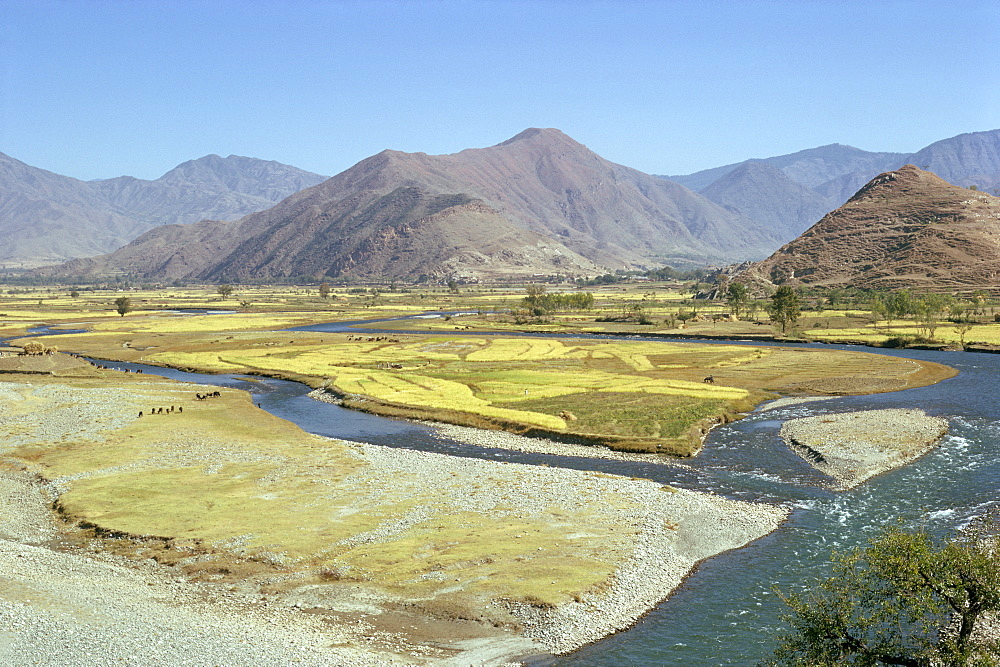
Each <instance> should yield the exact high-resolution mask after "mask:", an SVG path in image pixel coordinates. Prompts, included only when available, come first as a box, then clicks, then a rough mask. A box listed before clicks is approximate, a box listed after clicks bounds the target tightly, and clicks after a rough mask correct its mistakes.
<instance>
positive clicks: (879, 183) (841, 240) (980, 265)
mask: <svg viewBox="0 0 1000 667" xmlns="http://www.w3.org/2000/svg"><path fill="white" fill-rule="evenodd" d="M740 275H741V280H742V281H743V282H763V283H768V284H773V285H800V284H806V285H816V286H824V287H844V286H853V287H862V288H876V289H893V288H901V287H906V288H911V289H915V290H918V291H922V290H929V291H933V290H947V291H952V290H961V289H991V290H995V289H997V288H998V287H1000V197H994V196H991V195H989V194H987V193H985V192H982V191H974V190H970V189H968V188H963V187H960V186H957V185H952V184H950V183H947V182H946V181H944V180H943V179H941V178H939V177H938V176H936V175H935V174H933V173H931V172H929V171H924V170H922V169H919V168H917V167H916V166H914V165H911V164H908V165H904V166H903V167H901V168H899V169H897V170H894V171H889V172H886V173H883V174H880V175H879V176H877V177H876V178H874V179H873V180H871V181H870V182H869V183H868V184H866V185H865V186H864V187H862V188H861V189H860V190H859V191H858V192H857V193H856V194H855V195H854V196H853V197H851V198H850V199H849V200H848V201H847V202H846V203H845V204H844V205H842V206H840V207H839V208H837V209H836V210H834V211H832V212H830V213H828V214H827V215H826V216H824V217H823V218H822V219H821V220H820V221H819V222H817V223H816V224H815V225H813V226H812V227H811V228H810V229H809V230H808V231H806V232H805V233H804V234H802V235H801V236H800V237H798V238H797V239H795V240H794V241H792V242H790V243H788V244H786V245H785V246H783V247H782V248H780V249H779V250H778V251H777V252H775V253H774V254H773V255H771V256H770V257H768V258H767V259H766V260H764V261H763V262H759V263H757V264H754V265H752V266H751V267H749V268H748V269H747V270H746V271H744V272H743V273H742V274H740Z"/></svg>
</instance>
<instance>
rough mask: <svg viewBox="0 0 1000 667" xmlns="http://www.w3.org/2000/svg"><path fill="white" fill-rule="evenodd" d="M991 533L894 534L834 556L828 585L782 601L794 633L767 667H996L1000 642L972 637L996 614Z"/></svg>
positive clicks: (998, 572) (999, 600)
mask: <svg viewBox="0 0 1000 667" xmlns="http://www.w3.org/2000/svg"><path fill="white" fill-rule="evenodd" d="M989 528H990V530H995V528H996V525H995V524H991V526H989ZM987 532H988V531H987V530H985V527H984V526H983V525H980V526H979V527H978V528H977V529H974V530H970V531H967V532H966V533H963V534H962V535H960V536H957V537H954V538H952V539H949V540H935V539H934V538H933V537H931V535H930V534H928V533H927V532H925V531H919V532H916V533H909V532H906V531H904V530H902V529H900V528H892V529H890V530H888V531H886V532H884V533H883V534H882V535H881V536H879V537H877V538H874V539H872V540H871V541H870V542H869V544H868V546H867V547H861V548H858V549H855V550H854V551H852V552H850V553H847V554H841V555H836V556H835V559H834V574H833V576H832V577H830V578H828V579H826V580H825V581H822V582H820V583H819V584H818V585H817V586H816V587H814V588H813V589H812V590H810V591H808V592H806V593H794V594H791V595H787V596H785V595H783V596H782V599H783V600H784V601H785V603H786V604H787V605H788V607H789V609H790V613H789V614H787V615H786V616H785V621H786V622H787V623H788V624H789V625H790V626H791V630H790V631H787V632H785V633H784V634H782V635H781V636H780V637H779V639H780V642H781V643H780V645H779V647H778V649H777V650H776V651H775V654H774V659H773V660H772V661H771V662H770V663H769V664H772V665H798V666H802V667H805V666H806V665H809V666H814V665H912V666H913V667H928V666H931V665H940V666H942V667H945V666H948V667H959V666H972V665H978V666H983V667H985V666H987V665H994V666H995V665H1000V653H998V651H1000V641H998V640H996V639H990V638H988V637H987V636H985V635H984V634H982V633H977V632H976V628H977V627H980V625H981V621H983V619H984V618H985V617H986V615H988V614H992V613H993V612H996V611H998V610H1000V559H998V557H997V550H996V549H997V548H996V541H995V539H990V538H988V537H987V536H986V533H987Z"/></svg>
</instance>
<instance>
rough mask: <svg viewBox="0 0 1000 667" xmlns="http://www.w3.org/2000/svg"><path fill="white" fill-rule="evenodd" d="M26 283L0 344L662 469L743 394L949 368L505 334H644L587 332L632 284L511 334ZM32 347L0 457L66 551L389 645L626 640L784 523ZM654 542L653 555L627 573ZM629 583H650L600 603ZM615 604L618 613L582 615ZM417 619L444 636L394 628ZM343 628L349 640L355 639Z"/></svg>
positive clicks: (793, 392)
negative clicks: (260, 387) (633, 455)
mask: <svg viewBox="0 0 1000 667" xmlns="http://www.w3.org/2000/svg"><path fill="white" fill-rule="evenodd" d="M48 289H49V288H32V289H29V290H27V291H24V292H18V293H16V294H10V293H9V292H8V294H5V295H3V298H2V299H0V333H2V335H4V336H7V337H12V338H14V339H15V340H13V341H12V343H13V344H14V345H15V346H18V345H23V344H25V343H26V342H27V340H28V339H26V338H21V339H17V336H19V335H21V336H23V335H24V334H25V333H26V332H27V331H28V329H31V328H35V327H39V326H46V327H54V328H55V329H56V330H58V329H59V328H66V329H73V330H80V329H84V330H86V333H67V334H61V335H59V334H57V335H51V336H45V337H44V339H43V340H44V343H45V345H46V346H48V347H50V348H58V349H59V350H63V351H68V352H74V353H79V354H83V355H88V356H92V357H96V358H99V359H107V360H119V361H134V362H142V363H147V364H153V365H164V366H172V367H177V368H183V369H192V370H197V371H201V372H208V373H213V372H223V373H241V374H250V375H254V374H256V375H263V376H274V377H281V378H286V379H291V380H297V381H301V382H305V383H306V384H308V385H310V386H311V387H314V388H317V389H321V390H324V391H326V392H329V393H330V394H331V395H333V396H335V397H336V398H337V400H339V401H340V402H341V403H342V404H343V405H344V406H345V407H350V408H356V409H362V410H367V411H371V412H375V413H379V414H386V415H391V416H403V417H411V418H420V419H430V420H438V421H443V422H449V423H455V424H460V425H466V426H475V427H479V428H488V429H496V430H507V431H511V432H515V433H521V434H527V435H539V436H545V437H550V438H554V439H560V438H562V439H566V440H569V441H573V442H583V443H589V444H600V445H605V446H608V447H613V448H618V449H623V450H625V451H638V452H653V453H659V454H660V455H662V456H663V460H664V464H665V465H669V463H670V462H671V461H675V460H677V459H676V457H687V456H692V455H696V454H697V452H698V449H699V448H700V446H701V442H702V438H703V437H704V434H705V433H706V432H707V431H708V429H709V428H711V426H713V425H715V424H718V423H722V422H725V421H727V420H730V419H736V418H738V417H739V415H740V414H742V413H745V412H747V411H749V410H751V409H752V408H753V407H754V406H755V405H756V404H758V403H759V402H761V401H763V400H765V399H767V398H774V397H777V396H822V395H833V394H852V393H869V392H879V391H892V390H896V389H903V388H908V387H914V386H921V385H924V384H930V383H933V382H936V381H939V380H941V379H944V378H947V377H949V376H950V375H952V374H953V371H952V370H951V369H949V368H947V367H945V366H941V365H938V364H932V363H927V362H917V361H912V360H908V359H900V358H894V357H887V356H882V355H878V354H873V353H867V352H844V351H837V350H831V349H817V348H808V349H807V348H783V347H768V346H764V345H752V344H751V345H745V344H744V345H725V344H705V343H683V342H674V341H657V340H617V339H608V340H600V339H572V338H523V337H511V336H504V333H505V332H508V331H515V330H516V331H553V332H562V333H567V334H568V333H574V332H583V333H588V332H591V333H592V332H596V331H600V332H606V333H624V334H633V333H636V332H650V331H651V330H650V328H649V325H640V324H637V323H630V322H625V321H603V322H598V321H597V320H599V319H601V318H605V319H607V318H609V317H612V316H613V314H614V313H620V312H621V311H622V308H623V304H628V303H630V299H632V300H634V297H635V296H636V293H635V292H634V291H633V292H625V293H622V292H620V291H618V292H611V291H608V292H607V293H606V294H605V293H598V295H597V299H596V302H595V305H594V308H593V310H591V311H588V312H574V313H565V314H562V315H558V316H556V317H553V318H548V319H549V321H534V320H532V321H522V322H520V323H518V322H516V321H514V317H513V316H512V315H511V313H510V312H507V311H506V310H505V309H507V310H510V309H511V307H513V306H516V305H517V304H519V302H520V300H521V299H522V295H523V294H524V291H523V287H521V286H518V287H516V288H511V289H506V290H505V289H504V288H501V287H497V288H490V289H489V290H485V289H484V290H480V291H478V292H472V290H471V289H470V290H465V291H461V292H459V293H457V294H456V293H455V292H453V291H451V290H445V289H440V288H438V289H432V290H426V291H424V292H414V291H409V292H405V291H400V292H395V293H388V294H386V293H384V292H379V293H373V292H372V288H364V289H361V288H350V289H345V290H334V291H332V292H331V293H329V294H328V295H327V296H320V295H319V294H318V293H317V290H316V288H315V287H278V288H262V287H254V288H243V287H240V288H238V289H237V292H238V294H237V295H236V296H229V295H227V297H224V296H223V295H221V294H219V293H218V292H217V290H216V288H215V287H194V288H170V289H149V290H129V291H117V290H115V291H110V290H109V291H105V292H101V291H97V290H95V291H91V292H88V291H83V292H77V296H71V295H69V294H67V292H68V289H63V290H49V291H47V290H48ZM642 289H644V290H646V292H645V293H646V294H647V295H648V294H650V293H651V292H650V287H649V286H642ZM656 289H659V290H661V292H652V293H654V294H657V299H656V300H657V301H666V300H667V295H668V294H672V295H673V296H672V297H671V298H676V299H679V300H681V301H683V302H684V303H685V304H686V303H687V301H688V299H689V297H690V295H689V294H686V293H684V292H683V291H682V289H681V287H680V286H661V287H657V288H656ZM352 290H353V291H352ZM359 290H360V291H359ZM74 292H76V290H74ZM622 294H624V295H625V296H620V295H622ZM123 295H125V296H127V298H128V299H129V301H130V304H129V305H130V307H131V308H130V310H128V312H126V313H125V314H124V315H121V314H119V313H118V312H117V311H116V310H115V305H114V301H115V300H116V299H120V298H121V297H122V296H123ZM626 307H629V306H627V305H626ZM663 308H667V306H663ZM669 308H674V306H673V305H671V306H670V307H669ZM711 308H713V309H714V308H718V304H714V305H712V306H711ZM185 310H187V311H191V310H194V311H199V310H211V311H216V314H204V313H199V312H194V313H191V312H188V313H184V312H178V311H185ZM674 310H676V308H674ZM219 311H222V312H219ZM428 311H436V316H435V317H432V318H422V319H408V320H397V321H395V322H391V323H381V324H380V325H379V326H380V327H382V326H384V327H386V328H389V327H398V328H396V329H395V332H394V333H388V334H378V335H372V334H362V333H352V332H349V331H342V332H336V333H327V332H315V331H314V332H309V331H287V330H285V329H288V328H290V327H294V326H302V325H308V324H314V323H322V322H330V321H354V320H365V319H380V318H392V317H405V316H407V315H413V314H416V313H425V312H428ZM456 312H465V313H469V314H468V315H455V314H453V313H456ZM646 312H647V313H649V312H652V313H654V314H656V313H657V311H656V308H654V307H649V308H647V311H646ZM664 312H666V311H664ZM688 322H690V320H688ZM722 324H723V323H722V322H715V323H711V322H701V323H690V324H688V325H687V326H686V329H685V331H687V332H688V333H691V332H695V333H697V331H698V329H697V328H696V327H698V326H705V327H716V326H721V325H722ZM726 324H742V323H726ZM750 326H753V327H754V328H755V329H758V330H759V329H760V328H763V327H762V326H760V325H756V324H753V325H750ZM764 326H767V325H764ZM456 329H461V330H460V331H459V330H456ZM652 331H653V332H661V331H663V332H667V331H668V330H667V329H665V328H664V327H661V326H653V328H652ZM446 332H447V335H445V333H446ZM51 356H52V357H53V358H55V359H60V360H63V361H65V363H62V362H60V363H58V364H56V366H57V367H56V368H52V369H49V370H45V369H44V368H35V367H29V366H24V367H22V368H20V370H21V371H24V372H18V371H19V368H18V367H17V366H13V367H9V368H6V367H5V368H0V370H4V371H5V373H4V374H3V375H0V403H2V407H3V412H2V413H0V414H2V415H3V416H2V419H0V428H2V429H3V435H4V442H6V443H8V444H7V445H6V447H5V451H4V460H5V462H6V464H7V465H8V466H9V467H11V468H12V469H16V470H20V471H24V472H25V473H30V474H31V475H35V476H37V478H38V479H39V480H42V482H41V483H43V484H44V485H45V488H47V489H48V490H49V492H51V493H52V494H53V499H52V501H53V506H54V507H55V508H56V510H57V517H56V519H57V521H58V523H59V525H60V526H61V530H62V531H63V532H64V534H65V535H66V537H67V539H69V540H70V541H71V542H72V543H74V544H77V545H79V547H80V548H89V549H95V548H96V549H98V550H102V551H110V552H114V553H118V554H121V555H125V556H127V557H129V558H133V559H136V560H137V561H142V560H147V559H153V560H155V561H157V562H158V563H161V564H163V565H164V566H167V567H171V568H174V569H176V570H177V571H178V572H181V573H183V574H184V576H185V577H187V578H190V579H192V580H195V581H200V582H203V583H204V584H206V585H210V586H223V587H228V588H231V589H234V590H238V591H243V592H246V593H248V594H260V593H263V594H265V595H269V596H274V599H276V600H283V601H285V602H287V603H288V604H297V605H299V606H302V607H305V608H308V609H316V610H326V612H328V613H330V614H332V615H338V614H339V615H341V616H342V615H344V614H346V615H348V616H352V615H353V616H352V617H356V616H364V615H365V614H366V613H367V612H365V610H366V609H367V610H369V612H370V611H371V610H372V609H377V610H379V611H378V613H376V614H374V616H373V615H372V614H371V613H368V616H371V617H372V618H375V617H377V618H381V619H382V622H383V625H384V627H383V629H388V630H391V631H392V632H394V633H397V634H400V635H401V637H402V638H400V639H399V640H398V643H397V644H396V645H394V648H393V649H392V650H393V651H394V652H396V653H398V654H401V655H416V654H417V653H419V652H420V651H429V652H427V653H426V657H427V659H428V660H433V659H438V658H444V657H448V656H452V657H454V655H458V654H460V653H461V652H460V651H459V649H457V648H455V647H450V648H449V647H444V645H445V644H447V641H445V638H446V636H447V635H448V634H449V633H453V632H455V627H458V625H461V627H462V628H464V629H463V630H462V632H463V633H465V634H464V635H462V636H463V637H466V638H470V637H473V636H475V637H480V638H482V637H487V638H492V639H494V640H496V641H500V639H498V638H506V639H504V641H507V640H508V639H509V638H510V637H526V638H528V639H529V640H530V641H531V642H535V644H534V645H533V646H535V649H534V650H550V651H565V650H571V649H572V648H575V647H576V646H579V645H580V644H581V643H586V642H588V641H593V640H594V639H597V638H599V637H600V636H601V635H602V634H607V633H609V632H612V631H614V630H615V629H618V628H621V627H624V626H627V625H628V624H629V623H631V622H633V621H634V620H635V618H637V617H638V616H639V615H641V614H642V613H643V612H644V611H645V610H646V609H648V608H649V607H650V606H651V605H653V604H655V603H656V602H657V601H658V600H659V599H662V598H663V597H664V596H666V595H667V594H668V593H669V592H670V590H671V589H672V588H673V587H675V586H676V585H677V584H678V583H679V582H680V581H681V579H682V578H683V576H684V574H685V573H686V572H687V571H689V569H690V568H691V567H692V566H693V565H694V564H695V562H696V561H697V560H699V559H701V558H706V557H709V556H711V555H712V554H714V553H718V552H720V551H724V550H727V549H731V548H735V547H738V546H741V545H743V544H746V543H747V542H749V541H751V540H753V539H755V538H756V537H759V536H761V535H763V534H766V533H767V532H769V531H770V530H772V529H773V528H774V527H775V526H777V525H778V524H779V523H780V522H781V521H782V519H783V517H784V516H785V513H786V510H785V509H783V508H779V507H774V506H768V505H760V504H753V503H738V502H735V501H728V500H723V499H721V498H716V497H713V496H710V495H708V494H703V493H694V492H690V491H685V490H683V489H676V488H672V487H669V486H663V485H660V484H655V483H653V482H650V481H648V480H641V479H628V478H620V477H614V476H609V475H602V474H597V473H583V472H576V471H570V470H559V469H550V468H541V467H532V466H521V465H513V464H500V463H494V462H485V461H469V460H466V459H453V457H447V456H443V455H432V454H426V453H420V452H408V451H405V450H391V451H387V450H386V449H385V448H379V447H375V446H370V445H364V444H359V443H349V442H342V441H337V440H331V439H327V438H320V437H318V436H313V435H310V434H307V433H304V432H302V431H301V430H300V429H298V428H297V427H295V426H293V425H291V424H289V423H288V422H285V421H283V420H281V419H278V418H276V417H273V416H271V415H269V414H268V413H267V412H265V411H263V410H260V409H259V408H258V407H257V406H255V404H254V403H253V401H252V400H251V398H250V397H249V395H248V394H246V393H244V392H242V391H237V390H228V389H227V390H224V391H222V392H221V396H219V397H217V398H211V399H207V400H205V399H199V398H198V394H201V395H204V394H206V393H208V392H209V389H210V388H208V387H200V386H191V385H186V384H183V383H177V382H171V381H167V380H163V379H160V378H153V377H151V376H142V375H138V374H132V373H121V372H118V371H114V370H108V369H98V368H95V367H93V366H91V365H89V364H86V363H83V362H81V361H79V360H76V359H74V358H73V357H66V356H64V355H58V354H57V355H51ZM9 358H10V357H8V358H7V359H9ZM31 359H32V358H31V357H27V358H24V359H22V361H21V363H24V364H29V365H30V360H31ZM36 364H37V362H36ZM109 365H113V364H109ZM160 409H163V410H164V411H165V413H163V414H161V413H160V412H159V410H160ZM154 411H155V413H154ZM140 412H142V413H143V415H142V416H141V417H140V416H138V415H139V413H140ZM720 526H722V527H723V528H721V529H720V528H719V527H720ZM710 533H714V535H711V536H710V535H709V534H710ZM95 545H96V546H95ZM652 547H655V549H652ZM653 550H655V551H656V553H658V554H659V555H658V556H657V557H656V558H655V559H651V558H650V557H648V556H645V555H644V556H643V557H642V558H638V559H637V557H636V554H638V553H641V554H649V553H651V551H653ZM630 568H631V569H630ZM635 568H639V570H636V569H635ZM654 572H657V573H659V574H656V575H655V576H654V574H653V573H654ZM664 573H666V574H664ZM639 575H641V576H639ZM636 576H638V577H639V578H640V579H641V578H642V577H646V578H647V579H649V581H651V582H652V584H651V586H652V589H651V590H641V591H639V590H636V588H635V587H634V586H632V587H624V588H623V585H622V582H623V581H627V580H631V579H629V577H633V578H634V577H636ZM619 605H624V606H625V607H626V608H627V613H622V614H620V615H619V616H616V617H612V616H614V615H612V616H608V615H607V614H604V616H602V611H601V610H602V609H609V608H614V607H616V606H619ZM573 609H576V610H577V611H578V612H579V613H581V614H585V615H586V618H588V619H589V622H588V623H587V624H585V625H588V627H589V628H590V630H589V632H590V634H587V633H586V632H583V631H582V630H581V629H580V626H581V623H580V621H579V620H578V619H575V617H572V614H569V612H567V611H566V610H573ZM390 612H391V613H390ZM567 614H569V615H567ZM418 617H419V618H435V619H441V620H443V621H446V622H448V623H451V624H453V625H451V626H448V627H449V628H450V629H447V630H442V629H441V628H438V629H437V630H436V631H435V632H430V631H425V632H423V633H421V632H416V631H413V632H410V633H409V634H407V633H406V632H402V631H401V627H402V626H403V625H404V620H405V624H410V623H412V622H413V619H414V618H418ZM391 618H394V619H396V621H394V622H391V623H390V622H388V621H387V619H391ZM539 618H542V619H543V620H542V621H541V622H540V621H539V620H538V619H539ZM470 623H471V624H472V625H471V626H470V625H469V624H470ZM456 624H457V625H456ZM407 627H415V626H411V625H407ZM472 627H474V628H475V629H474V630H472V629H470V628H472ZM568 628H573V630H572V631H570V630H568ZM556 630H558V632H557V631H556ZM560 633H562V634H560ZM563 635H566V636H569V637H570V638H569V639H565V638H563V639H558V637H562V636H563ZM366 637H367V635H365V634H364V633H359V634H358V635H357V636H356V637H355V640H354V641H356V642H357V644H358V645H359V646H363V647H366V648H371V649H372V650H376V649H378V647H375V646H372V645H370V643H366V642H368V641H369V640H368V639H366ZM430 645H434V646H437V648H435V649H433V650H432V649H428V648H427V647H428V646H430ZM418 646H419V647H423V648H421V649H420V651H418V650H417V648H415V647H418ZM383 648H384V647H383ZM526 648H527V647H526V646H525V645H518V648H517V649H515V648H513V646H512V648H511V652H516V651H517V650H526ZM379 650H381V649H379Z"/></svg>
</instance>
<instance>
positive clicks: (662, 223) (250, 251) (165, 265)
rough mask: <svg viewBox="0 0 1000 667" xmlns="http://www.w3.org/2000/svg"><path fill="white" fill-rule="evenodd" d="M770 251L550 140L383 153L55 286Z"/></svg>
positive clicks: (472, 271) (677, 194)
mask: <svg viewBox="0 0 1000 667" xmlns="http://www.w3.org/2000/svg"><path fill="white" fill-rule="evenodd" d="M776 244H777V237H776V236H775V235H774V234H773V233H770V232H768V231H767V230H765V229H763V228H762V227H761V226H759V225H755V224H754V223H752V222H750V221H749V220H747V219H746V218H745V217H743V216H741V215H739V214H737V213H733V212H731V211H728V210H726V209H724V208H722V207H720V206H718V205H716V204H714V203H712V202H711V201H709V200H708V199H706V198H704V197H702V196H700V195H697V194H695V193H693V192H691V191H690V190H688V189H687V188H684V187H682V186H680V185H677V184H676V183H671V182H668V181H664V180H662V179H658V178H656V177H653V176H650V175H649V174H644V173H642V172H639V171H636V170H634V169H629V168H627V167H623V166H621V165H618V164H614V163H612V162H609V161H607V160H605V159H603V158H601V157H600V156H598V155H597V154H595V153H593V152H591V151H590V150H588V149H587V148H586V147H585V146H583V145H582V144H579V143H577V142H576V141H574V140H572V139H570V138H569V137H567V136H566V135H564V134H563V133H562V132H559V131H558V130H553V129H529V130H525V131H524V132H522V133H520V134H518V135H517V136H515V137H513V138H512V139H509V140H508V141H505V142H503V143H501V144H498V145H496V146H492V147H490V148H478V149H468V150H464V151H462V152H460V153H455V154H452V155H427V154H425V153H402V152H399V151H391V150H387V151H383V152H381V153H379V154H377V155H374V156H372V157H370V158H368V159H366V160H363V161H361V162H359V163H358V164H356V165H355V166H353V167H351V168H350V169H348V170H347V171H344V172H342V173H340V174H338V175H337V176H334V177H333V178H331V179H329V180H328V181H325V182H324V183H321V184H319V185H317V186H314V187H312V188H309V189H307V190H304V191H302V192H299V193H297V194H295V195H292V196H291V197H289V198H287V199H285V200H284V201H282V202H280V203H279V204H278V205H276V206H274V207H273V208H271V209H268V210H266V211H262V212H259V213H254V214H252V215H248V216H246V217H245V218H243V219H241V220H239V221H236V222H228V223H207V222H204V223H199V224H196V225H192V226H185V227H177V226H167V227H161V228H157V229H154V230H152V231H150V232H148V233H147V234H145V235H143V236H142V237H140V238H139V239H136V241H134V242H133V243H131V244H130V245H129V246H127V247H125V248H122V249H121V250H120V251H118V252H115V253H112V254H111V255H108V256H105V257H100V258H94V259H93V260H86V261H79V262H73V263H71V264H70V265H67V266H66V267H64V268H62V269H60V271H62V272H64V273H66V274H71V275H72V274H78V273H107V272H124V273H129V274H133V275H141V276H145V277H150V278H184V279H197V280H267V279H271V278H280V277H293V276H312V277H316V278H322V277H325V276H330V277H341V276H358V277H414V276H417V275H420V274H428V275H438V276H444V275H460V276H467V277H486V276H501V275H522V276H523V275H531V274H534V273H550V274H551V273H564V274H588V273H590V274H592V273H595V272H598V271H607V270H610V269H615V268H622V267H625V266H637V265H654V264H658V263H661V262H678V261H689V262H710V261H732V260H735V259H743V258H746V257H754V256H757V257H761V256H764V255H765V254H766V253H767V252H768V250H769V249H770V248H773V247H774V246H775V245H776Z"/></svg>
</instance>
